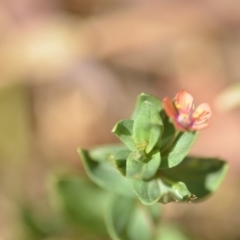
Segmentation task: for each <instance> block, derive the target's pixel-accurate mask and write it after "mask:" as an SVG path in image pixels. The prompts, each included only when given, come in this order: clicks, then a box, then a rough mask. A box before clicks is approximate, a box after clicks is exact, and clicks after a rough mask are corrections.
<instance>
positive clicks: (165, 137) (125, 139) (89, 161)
mask: <svg viewBox="0 0 240 240" xmlns="http://www.w3.org/2000/svg"><path fill="white" fill-rule="evenodd" d="M210 116H211V111H210V108H209V106H208V105H207V104H202V105H200V106H199V107H198V108H197V109H196V111H194V110H193V99H192V97H191V95H190V94H188V93H186V92H185V91H182V92H180V93H178V94H177V95H176V97H175V99H174V100H173V101H171V100H169V99H168V98H165V99H164V100H163V105H162V102H161V101H160V100H159V99H157V98H155V97H153V96H150V95H147V94H140V95H139V97H138V100H137V104H136V107H135V110H134V112H133V115H132V118H131V119H124V120H120V121H119V122H118V123H117V124H116V125H115V126H114V128H113V130H112V132H113V133H114V134H115V135H116V136H117V137H118V138H119V139H120V140H121V141H122V144H111V145H107V146H102V147H98V148H94V149H90V150H84V149H79V150H78V152H79V155H80V157H81V159H82V161H83V165H84V168H85V170H86V172H87V174H88V176H89V178H90V179H91V180H92V181H93V182H94V183H95V184H96V185H98V186H99V187H101V188H102V189H105V190H106V192H107V194H109V193H111V195H108V196H109V198H108V200H106V203H105V205H104V207H103V210H104V212H105V222H106V224H107V229H108V232H109V234H110V236H111V237H112V239H122V240H135V239H136V240H141V239H142V240H152V239H154V240H158V239H163V237H161V236H162V233H159V231H158V226H159V219H160V215H161V210H160V205H159V204H158V203H163V204H166V203H169V202H196V201H199V200H201V199H203V198H205V197H206V196H208V195H209V194H211V193H213V192H214V191H215V190H216V189H217V188H218V186H219V185H220V183H221V181H222V180H223V178H224V176H225V173H226V170H227V164H226V162H224V161H223V160H220V159H217V158H202V157H196V156H191V155H190V156H188V152H189V150H190V148H191V147H192V145H193V144H194V143H195V141H196V140H197V137H198V135H199V134H198V131H196V130H198V129H202V128H204V127H206V126H207V125H208V122H207V120H208V119H209V117H210ZM139 200H140V201H139ZM96 204H98V200H97V199H96ZM165 238H167V237H166V236H165Z"/></svg>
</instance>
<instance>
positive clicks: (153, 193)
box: [133, 178, 192, 205]
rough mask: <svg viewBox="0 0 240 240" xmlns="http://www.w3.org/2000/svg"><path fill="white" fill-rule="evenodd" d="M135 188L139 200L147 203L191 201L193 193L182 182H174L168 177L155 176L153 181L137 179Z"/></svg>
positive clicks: (134, 184)
mask: <svg viewBox="0 0 240 240" xmlns="http://www.w3.org/2000/svg"><path fill="white" fill-rule="evenodd" d="M133 189H134V191H135V193H136V195H137V196H138V198H139V200H140V201H141V202H142V203H143V204H145V205H151V204H153V203H156V202H161V203H164V204H166V203H169V202H178V201H181V202H182V201H189V200H190V199H191V197H192V194H191V193H190V192H189V191H188V189H187V187H186V186H185V184H184V183H182V182H173V181H171V180H168V179H166V178H165V179H162V178H155V179H152V180H151V181H141V180H135V181H134V183H133Z"/></svg>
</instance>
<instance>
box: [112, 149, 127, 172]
mask: <svg viewBox="0 0 240 240" xmlns="http://www.w3.org/2000/svg"><path fill="white" fill-rule="evenodd" d="M130 153H131V151H130V150H120V151H118V152H116V153H115V154H114V156H113V160H114V162H115V166H116V168H117V169H118V170H119V171H120V172H121V173H122V174H123V175H124V176H125V175H126V162H127V158H128V156H129V154H130Z"/></svg>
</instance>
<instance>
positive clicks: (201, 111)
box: [191, 103, 212, 124]
mask: <svg viewBox="0 0 240 240" xmlns="http://www.w3.org/2000/svg"><path fill="white" fill-rule="evenodd" d="M211 115H212V111H211V109H210V107H209V105H208V104H207V103H202V104H200V105H199V106H198V107H197V108H196V110H195V111H194V112H193V114H192V116H191V117H192V119H193V120H194V124H201V123H203V122H205V121H207V120H208V119H209V118H210V117H211Z"/></svg>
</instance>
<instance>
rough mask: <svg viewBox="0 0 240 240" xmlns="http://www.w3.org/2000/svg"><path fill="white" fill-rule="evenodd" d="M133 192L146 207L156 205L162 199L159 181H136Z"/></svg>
mask: <svg viewBox="0 0 240 240" xmlns="http://www.w3.org/2000/svg"><path fill="white" fill-rule="evenodd" d="M133 190H134V192H135V193H136V195H137V196H138V198H139V200H140V201H141V202H142V203H143V204H145V205H151V204H154V203H156V202H158V200H159V199H160V197H161V190H160V188H159V180H158V179H153V180H151V181H142V180H135V181H134V182H133Z"/></svg>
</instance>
